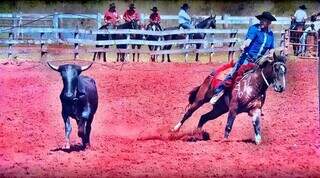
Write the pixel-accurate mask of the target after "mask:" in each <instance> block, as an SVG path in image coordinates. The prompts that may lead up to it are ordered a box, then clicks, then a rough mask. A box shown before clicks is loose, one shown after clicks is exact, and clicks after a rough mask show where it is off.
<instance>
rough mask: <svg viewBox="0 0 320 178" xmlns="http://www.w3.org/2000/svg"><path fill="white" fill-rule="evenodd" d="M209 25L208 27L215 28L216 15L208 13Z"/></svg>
mask: <svg viewBox="0 0 320 178" xmlns="http://www.w3.org/2000/svg"><path fill="white" fill-rule="evenodd" d="M209 18H210V25H209V28H212V29H215V28H216V15H214V16H212V14H211V15H210V17H209Z"/></svg>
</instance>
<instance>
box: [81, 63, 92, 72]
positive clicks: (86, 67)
mask: <svg viewBox="0 0 320 178" xmlns="http://www.w3.org/2000/svg"><path fill="white" fill-rule="evenodd" d="M92 64H93V62H91V64H89V65H86V66H82V67H81V71H85V70H88V69H89V68H90V67H91V66H92Z"/></svg>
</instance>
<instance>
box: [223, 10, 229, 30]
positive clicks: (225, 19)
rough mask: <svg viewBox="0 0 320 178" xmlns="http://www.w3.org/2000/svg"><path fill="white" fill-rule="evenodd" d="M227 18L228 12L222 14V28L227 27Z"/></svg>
mask: <svg viewBox="0 0 320 178" xmlns="http://www.w3.org/2000/svg"><path fill="white" fill-rule="evenodd" d="M228 18H229V14H223V16H222V20H223V25H222V28H223V29H227V28H228V23H227V21H228Z"/></svg>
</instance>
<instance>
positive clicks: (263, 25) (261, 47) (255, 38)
mask: <svg viewBox="0 0 320 178" xmlns="http://www.w3.org/2000/svg"><path fill="white" fill-rule="evenodd" d="M256 18H257V19H258V20H259V21H260V23H258V24H254V25H252V26H250V27H249V30H248V32H247V35H246V39H245V41H244V42H243V44H242V45H241V46H240V49H241V50H242V54H241V55H240V57H239V60H238V61H237V62H236V63H235V65H234V67H233V69H232V70H231V72H230V73H229V74H228V75H227V77H226V78H225V79H224V81H223V82H221V83H222V84H220V85H219V86H218V87H217V88H216V89H215V91H214V96H213V97H212V98H211V100H210V103H211V104H214V103H215V102H216V101H218V99H219V98H220V97H221V96H222V95H223V94H224V88H225V85H228V83H230V82H231V81H232V78H233V75H234V74H235V73H236V72H237V70H238V69H239V68H240V67H241V65H243V64H248V63H258V62H259V59H260V58H261V57H262V56H263V55H264V54H265V53H266V52H267V51H269V50H273V49H274V42H275V40H274V35H273V32H272V31H271V29H270V28H269V27H270V24H271V22H272V21H276V18H275V17H274V16H273V15H272V14H271V13H270V12H266V11H265V12H263V13H262V14H260V15H257V16H256Z"/></svg>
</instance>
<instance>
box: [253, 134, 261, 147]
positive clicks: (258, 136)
mask: <svg viewBox="0 0 320 178" xmlns="http://www.w3.org/2000/svg"><path fill="white" fill-rule="evenodd" d="M254 141H255V143H256V145H259V144H260V143H261V136H260V135H256V136H255V138H254Z"/></svg>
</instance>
